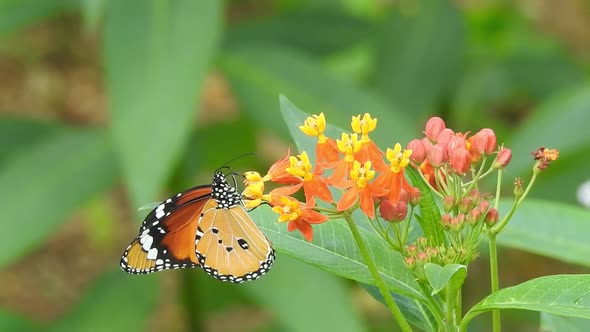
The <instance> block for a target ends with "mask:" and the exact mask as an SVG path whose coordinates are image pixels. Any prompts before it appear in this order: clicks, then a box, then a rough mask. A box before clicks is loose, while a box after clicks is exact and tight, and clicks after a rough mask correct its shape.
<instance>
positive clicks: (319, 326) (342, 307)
mask: <svg viewBox="0 0 590 332" xmlns="http://www.w3.org/2000/svg"><path fill="white" fill-rule="evenodd" d="M275 265H276V266H274V267H273V269H272V270H271V271H270V272H269V273H268V274H267V275H266V276H264V278H261V279H260V280H259V281H256V282H253V283H248V284H245V285H244V287H243V290H244V291H245V292H246V294H248V295H249V296H250V297H251V298H252V299H253V300H254V301H256V302H258V303H259V304H260V305H261V306H263V307H264V308H266V310H268V311H270V312H271V313H272V314H273V316H274V317H275V319H276V320H277V321H278V322H279V323H280V324H281V325H282V326H283V327H284V328H285V330H287V331H293V332H307V331H349V332H354V331H365V330H366V328H365V327H364V326H363V324H362V321H361V320H360V315H359V313H358V312H356V310H355V308H354V306H353V299H352V297H351V292H350V288H349V287H346V285H345V283H343V280H341V279H339V278H336V277H334V276H332V275H330V274H327V273H326V272H323V271H320V270H318V269H316V268H314V267H312V266H310V265H307V264H304V263H302V262H300V261H298V260H295V259H293V258H290V257H288V256H280V257H279V258H278V259H277V261H276V263H275ZM276 294H281V296H276ZM318 294H321V296H318ZM294 308H297V309H294ZM294 310H297V314H296V315H294V314H293V311H294Z"/></svg>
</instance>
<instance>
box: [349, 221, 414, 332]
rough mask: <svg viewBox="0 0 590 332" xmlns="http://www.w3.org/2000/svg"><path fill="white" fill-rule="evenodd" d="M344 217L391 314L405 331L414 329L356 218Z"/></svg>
mask: <svg viewBox="0 0 590 332" xmlns="http://www.w3.org/2000/svg"><path fill="white" fill-rule="evenodd" d="M344 219H346V222H347V223H348V227H349V228H350V232H351V233H352V236H353V237H354V240H355V241H356V244H357V246H358V247H359V250H360V252H361V254H362V255H363V258H364V260H365V263H366V264H367V267H368V268H369V271H370V272H371V274H372V275H373V279H375V284H376V286H377V288H379V292H380V293H381V296H383V299H384V300H385V303H386V304H387V306H388V307H389V310H391V314H392V315H393V317H394V318H395V320H396V321H397V323H398V324H399V326H400V328H401V329H402V331H404V332H407V331H412V327H411V326H410V324H409V323H408V321H407V320H406V318H405V317H404V315H403V314H402V312H401V311H400V309H399V307H398V306H397V304H396V303H395V301H394V300H393V297H392V296H391V293H390V292H389V289H388V288H387V286H386V285H385V282H384V281H383V279H382V278H381V275H380V274H379V271H378V270H377V266H376V265H375V262H374V261H373V257H371V254H370V253H369V250H368V249H367V247H366V246H365V242H364V241H363V239H362V237H361V233H360V232H359V230H358V228H357V226H356V224H355V223H354V220H352V217H351V216H350V215H349V214H346V215H345V216H344Z"/></svg>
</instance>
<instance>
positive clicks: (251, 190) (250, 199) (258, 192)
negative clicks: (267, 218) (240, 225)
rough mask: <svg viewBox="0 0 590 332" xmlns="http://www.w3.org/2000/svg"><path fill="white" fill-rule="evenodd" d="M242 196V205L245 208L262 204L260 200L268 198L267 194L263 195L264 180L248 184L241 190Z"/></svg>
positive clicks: (267, 199)
mask: <svg viewBox="0 0 590 332" xmlns="http://www.w3.org/2000/svg"><path fill="white" fill-rule="evenodd" d="M246 181H247V179H246ZM242 197H244V206H245V207H246V208H247V209H253V208H255V207H257V206H259V205H260V204H262V201H269V200H270V197H269V195H264V182H262V181H258V182H255V183H250V184H248V185H247V186H246V188H245V189H244V191H243V192H242Z"/></svg>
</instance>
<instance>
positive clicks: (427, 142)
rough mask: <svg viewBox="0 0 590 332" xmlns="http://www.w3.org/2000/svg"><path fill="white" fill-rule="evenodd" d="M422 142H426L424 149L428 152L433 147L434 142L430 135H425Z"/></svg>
mask: <svg viewBox="0 0 590 332" xmlns="http://www.w3.org/2000/svg"><path fill="white" fill-rule="evenodd" d="M420 141H421V142H422V144H424V149H425V150H426V153H428V151H430V148H432V146H433V145H434V144H432V142H431V141H430V140H429V139H428V137H424V138H422V139H421V140H420Z"/></svg>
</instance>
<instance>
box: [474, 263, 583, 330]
mask: <svg viewBox="0 0 590 332" xmlns="http://www.w3.org/2000/svg"><path fill="white" fill-rule="evenodd" d="M589 287H590V275H585V274H581V275H554V276H546V277H541V278H536V279H532V280H529V281H526V282H524V283H522V284H519V285H516V286H512V287H508V288H504V289H501V290H499V291H498V292H496V293H493V294H491V295H489V296H487V297H486V298H484V299H483V300H482V301H480V302H479V303H478V304H476V305H475V306H473V307H472V308H471V309H470V310H469V311H468V312H467V314H465V317H464V318H463V321H464V323H465V324H467V323H468V322H469V321H470V320H471V319H472V318H473V317H475V316H477V315H479V314H481V313H483V312H486V311H490V310H493V309H524V310H533V311H541V312H548V313H552V314H556V315H562V316H571V317H580V318H590V297H589V296H588V288H589ZM462 325H463V323H462Z"/></svg>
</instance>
